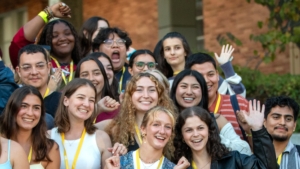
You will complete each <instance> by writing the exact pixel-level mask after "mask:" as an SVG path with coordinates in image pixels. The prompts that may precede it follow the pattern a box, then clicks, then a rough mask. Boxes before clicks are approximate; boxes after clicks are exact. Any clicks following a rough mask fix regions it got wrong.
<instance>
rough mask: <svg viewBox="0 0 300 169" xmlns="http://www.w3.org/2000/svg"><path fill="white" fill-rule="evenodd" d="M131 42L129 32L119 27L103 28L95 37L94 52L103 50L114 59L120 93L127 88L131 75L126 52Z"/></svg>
mask: <svg viewBox="0 0 300 169" xmlns="http://www.w3.org/2000/svg"><path fill="white" fill-rule="evenodd" d="M131 44H132V41H131V39H130V37H129V36H128V34H127V33H126V32H124V31H122V30H120V29H119V28H105V29H102V30H101V31H100V32H99V33H98V35H97V36H96V37H95V39H93V46H92V47H93V52H103V53H105V54H107V55H108V56H109V57H110V59H111V60H112V63H113V69H114V73H115V76H116V78H117V80H118V82H119V86H118V92H119V93H120V92H121V91H122V90H124V89H125V87H126V82H127V80H128V79H130V77H131V75H130V73H129V72H128V65H127V64H126V58H127V54H126V52H127V51H128V50H129V47H130V45H131Z"/></svg>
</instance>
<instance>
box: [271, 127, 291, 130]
mask: <svg viewBox="0 0 300 169" xmlns="http://www.w3.org/2000/svg"><path fill="white" fill-rule="evenodd" d="M278 128H284V129H285V131H288V130H289V129H288V128H286V127H284V126H277V127H275V128H274V129H275V130H276V129H278Z"/></svg>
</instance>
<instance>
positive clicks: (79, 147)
mask: <svg viewBox="0 0 300 169" xmlns="http://www.w3.org/2000/svg"><path fill="white" fill-rule="evenodd" d="M85 134H86V131H85V129H84V130H83V132H82V134H81V137H80V141H79V145H78V147H77V150H76V153H75V157H74V160H73V163H72V169H75V166H76V162H77V159H78V156H79V153H80V149H81V147H82V144H83V140H84V137H85ZM60 136H61V139H62V142H63V146H64V145H65V134H64V133H61V134H60ZM64 157H65V165H66V169H69V160H68V156H67V152H66V149H65V146H64Z"/></svg>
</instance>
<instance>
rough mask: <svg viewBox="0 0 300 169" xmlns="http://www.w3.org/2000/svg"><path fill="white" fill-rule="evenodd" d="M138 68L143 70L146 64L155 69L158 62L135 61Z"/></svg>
mask: <svg viewBox="0 0 300 169" xmlns="http://www.w3.org/2000/svg"><path fill="white" fill-rule="evenodd" d="M134 64H135V66H136V68H137V69H139V70H142V69H144V67H145V65H147V67H148V69H150V70H151V69H155V68H156V65H157V63H155V62H147V63H146V62H135V63H134Z"/></svg>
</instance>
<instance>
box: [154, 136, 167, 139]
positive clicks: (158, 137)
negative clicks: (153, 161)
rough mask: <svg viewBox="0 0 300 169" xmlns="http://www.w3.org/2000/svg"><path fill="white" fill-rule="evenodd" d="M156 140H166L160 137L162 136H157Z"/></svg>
mask: <svg viewBox="0 0 300 169" xmlns="http://www.w3.org/2000/svg"><path fill="white" fill-rule="evenodd" d="M155 138H157V139H159V140H165V138H164V137H160V136H155Z"/></svg>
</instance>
